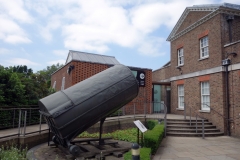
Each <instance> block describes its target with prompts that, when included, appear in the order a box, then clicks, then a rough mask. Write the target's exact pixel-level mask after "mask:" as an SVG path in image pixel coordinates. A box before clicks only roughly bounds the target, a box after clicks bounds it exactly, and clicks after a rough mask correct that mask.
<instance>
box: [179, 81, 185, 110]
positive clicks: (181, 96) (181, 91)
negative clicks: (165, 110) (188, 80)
mask: <svg viewBox="0 0 240 160" xmlns="http://www.w3.org/2000/svg"><path fill="white" fill-rule="evenodd" d="M178 108H184V86H183V85H179V86H178Z"/></svg>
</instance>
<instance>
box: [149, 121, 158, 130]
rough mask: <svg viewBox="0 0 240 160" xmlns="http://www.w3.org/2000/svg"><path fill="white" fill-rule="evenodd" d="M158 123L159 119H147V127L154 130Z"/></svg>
mask: <svg viewBox="0 0 240 160" xmlns="http://www.w3.org/2000/svg"><path fill="white" fill-rule="evenodd" d="M157 124H158V121H157V120H148V121H147V128H148V129H149V130H152V129H153V128H154V127H155V126H156V125H157Z"/></svg>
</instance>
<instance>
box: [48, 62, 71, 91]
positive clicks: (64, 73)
mask: <svg viewBox="0 0 240 160" xmlns="http://www.w3.org/2000/svg"><path fill="white" fill-rule="evenodd" d="M70 65H73V63H72V62H70V63H68V64H67V65H66V66H64V67H63V68H61V69H59V70H58V71H57V72H55V73H54V74H53V75H52V76H51V86H53V83H54V81H56V86H55V89H56V91H59V90H61V86H62V78H63V77H65V87H64V88H65V89H66V88H68V87H71V86H72V72H71V73H70V74H68V73H67V69H68V67H69V66H70Z"/></svg>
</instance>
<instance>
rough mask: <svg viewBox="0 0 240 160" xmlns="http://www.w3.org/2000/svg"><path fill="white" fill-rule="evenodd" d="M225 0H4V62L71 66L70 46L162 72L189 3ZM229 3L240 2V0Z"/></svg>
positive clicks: (0, 23)
mask: <svg viewBox="0 0 240 160" xmlns="http://www.w3.org/2000/svg"><path fill="white" fill-rule="evenodd" d="M220 3H224V1H222V0H0V65H2V66H4V67H8V66H16V65H27V66H28V68H32V69H33V71H34V72H37V71H39V70H43V69H45V68H46V67H47V66H51V65H53V64H57V63H60V64H65V61H66V59H67V55H68V52H69V50H75V51H81V52H87V53H94V54H102V55H108V56H114V57H115V58H116V59H117V60H118V61H119V62H120V63H121V64H124V65H127V66H133V67H140V68H149V69H152V70H156V69H158V68H160V67H162V66H163V65H164V64H166V63H167V62H169V61H170V42H168V41H166V39H167V37H168V36H169V34H170V33H171V31H172V29H173V27H174V26H175V24H176V23H177V21H178V19H179V18H180V16H181V15H182V13H183V11H184V10H185V8H186V7H190V6H193V5H201V4H220ZM227 3H233V4H240V2H239V0H228V1H227Z"/></svg>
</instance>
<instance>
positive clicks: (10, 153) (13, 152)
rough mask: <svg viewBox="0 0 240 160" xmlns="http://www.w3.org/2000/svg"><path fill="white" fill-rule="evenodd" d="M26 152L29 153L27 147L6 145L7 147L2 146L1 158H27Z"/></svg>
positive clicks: (6, 159) (14, 159) (7, 159)
mask: <svg viewBox="0 0 240 160" xmlns="http://www.w3.org/2000/svg"><path fill="white" fill-rule="evenodd" d="M26 153H27V148H26V149H22V150H21V149H18V148H17V147H15V146H13V145H12V146H11V147H6V148H4V147H3V146H2V147H1V148H0V159H1V160H17V159H21V160H27V159H26Z"/></svg>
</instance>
